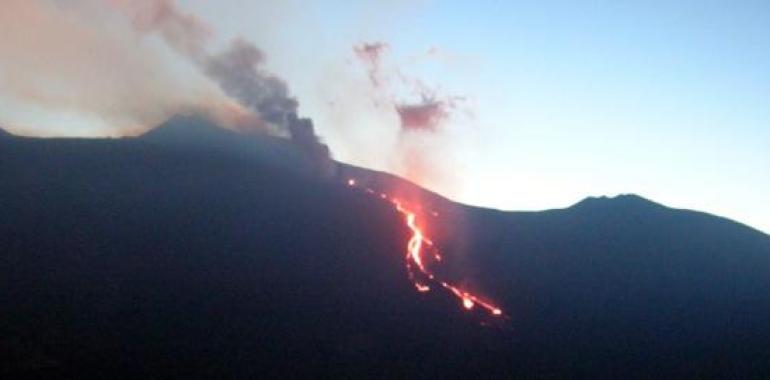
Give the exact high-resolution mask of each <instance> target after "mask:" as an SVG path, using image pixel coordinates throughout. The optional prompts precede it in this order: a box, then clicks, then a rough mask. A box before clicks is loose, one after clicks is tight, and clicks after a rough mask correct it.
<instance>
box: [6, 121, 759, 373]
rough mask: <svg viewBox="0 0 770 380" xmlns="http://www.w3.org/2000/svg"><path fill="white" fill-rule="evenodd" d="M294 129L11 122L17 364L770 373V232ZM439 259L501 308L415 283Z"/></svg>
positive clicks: (20, 369) (51, 368)
mask: <svg viewBox="0 0 770 380" xmlns="http://www.w3.org/2000/svg"><path fill="white" fill-rule="evenodd" d="M312 167H313V165H312V163H308V159H307V156H304V155H303V154H302V152H301V150H299V148H298V147H297V146H295V145H293V144H292V143H291V142H290V141H288V140H283V139H279V138H273V137H267V136H263V135H242V134H238V133H235V132H230V131H227V130H224V129H221V128H217V127H216V126H213V125H211V123H209V122H206V121H204V120H202V119H198V118H194V117H175V118H173V119H171V120H170V121H169V122H167V123H165V124H163V125H161V126H159V127H158V128H156V129H154V130H152V131H150V132H148V133H146V134H144V135H142V136H138V137H134V138H123V139H35V138H25V137H18V136H12V135H7V134H4V133H2V132H0V210H1V211H2V212H0V237H2V239H0V260H1V261H0V263H2V264H0V286H1V288H2V289H3V291H2V297H0V310H2V315H3V317H2V324H0V337H2V339H1V340H0V374H2V375H3V376H4V377H5V378H20V377H46V378H52V377H54V378H105V377H133V378H144V377H159V378H169V377H193V378H267V377H287V376H290V377H335V378H336V377H348V378H349V377H355V378H358V377H385V378H404V377H460V376H483V377H505V378H516V377H525V378H547V377H553V378H563V377H585V378H619V377H620V378H675V377H676V378H681V377H733V378H734V377H758V378H762V377H767V376H770V236H768V235H766V234H764V233H761V232H759V231H756V230H754V229H752V228H750V227H747V226H745V225H742V224H740V223H737V222H734V221H731V220H728V219H725V218H721V217H718V216H714V215H710V214H706V213H702V212H696V211H690V210H681V209H674V208H670V207H666V206H664V205H661V204H658V203H655V202H653V201H650V200H647V199H645V198H643V197H640V196H637V195H621V196H617V197H613V198H606V197H601V198H587V199H585V200H583V201H581V202H579V203H577V204H575V205H573V206H571V207H568V208H565V209H555V210H547V211H541V212H503V211H498V210H491V209H483V208H476V207H469V206H465V205H462V204H458V203H454V202H452V201H450V200H448V199H446V198H443V197H441V196H439V195H437V194H434V193H431V192H429V191H427V190H424V189H421V188H420V187H418V186H416V185H414V184H411V183H408V182H406V181H404V180H402V179H400V178H398V177H395V176H392V175H389V174H386V173H379V172H375V171H370V170H367V169H363V168H357V167H354V166H350V165H345V164H339V166H338V171H337V177H336V178H331V179H330V178H325V177H319V176H316V175H314V173H313V171H312V170H311V169H310V168H312ZM350 179H355V181H357V183H360V184H365V185H366V186H367V187H369V188H372V189H377V191H382V192H384V193H387V194H388V195H389V196H391V197H393V196H395V197H398V198H399V199H408V200H410V201H412V202H415V201H417V202H419V204H420V205H421V207H424V208H425V209H428V210H431V212H435V215H436V216H435V217H433V219H430V221H431V222H430V224H429V225H427V226H426V233H427V234H428V236H430V237H431V239H432V241H433V242H434V243H435V244H437V245H439V246H440V247H441V251H442V254H443V255H444V257H445V259H444V261H445V263H443V264H444V266H443V267H442V269H441V274H442V275H443V276H446V277H447V278H451V279H452V280H453V281H455V282H456V283H457V284H459V285H461V286H463V287H464V289H469V290H473V291H474V292H478V293H479V294H482V295H483V296H484V297H485V299H490V300H494V301H495V302H496V303H497V304H499V305H500V306H501V308H502V309H503V310H504V311H505V314H506V315H505V318H504V319H500V320H496V319H494V317H490V316H486V315H484V313H483V312H482V311H481V310H478V309H479V308H475V309H470V310H467V309H465V308H463V307H458V300H457V299H456V297H454V296H453V295H452V294H447V293H446V292H439V291H430V292H419V291H415V287H414V284H413V283H411V282H410V281H408V280H407V279H406V276H407V273H406V270H405V268H404V254H405V249H406V245H407V242H408V241H410V238H412V237H413V236H412V234H413V231H412V230H410V228H409V226H407V225H406V224H405V223H404V215H403V214H402V213H400V212H399V211H398V210H397V209H396V208H394V207H393V204H391V203H389V202H387V201H384V200H382V199H380V198H379V197H378V196H372V194H368V193H367V192H365V191H361V189H359V188H351V186H347V185H346V182H347V181H348V180H350Z"/></svg>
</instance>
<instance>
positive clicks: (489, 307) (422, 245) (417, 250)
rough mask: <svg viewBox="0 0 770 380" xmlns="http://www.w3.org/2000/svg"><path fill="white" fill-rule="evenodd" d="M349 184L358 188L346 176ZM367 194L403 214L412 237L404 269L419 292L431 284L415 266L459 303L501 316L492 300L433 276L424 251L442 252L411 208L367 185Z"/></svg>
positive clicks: (436, 255) (438, 257)
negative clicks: (427, 234)
mask: <svg viewBox="0 0 770 380" xmlns="http://www.w3.org/2000/svg"><path fill="white" fill-rule="evenodd" d="M347 184H348V186H351V187H358V184H357V182H356V180H354V179H349V180H348V182H347ZM363 189H364V190H365V191H366V192H367V193H369V194H374V195H379V197H380V198H382V199H384V200H387V201H389V202H390V203H392V204H393V205H394V206H395V208H396V210H397V211H398V212H399V213H400V214H401V215H403V216H404V220H405V222H406V225H407V227H409V230H410V231H411V232H412V236H411V237H410V239H409V241H408V242H407V248H406V252H407V253H406V270H407V273H408V274H409V279H410V280H411V281H412V282H413V283H414V286H415V289H417V291H419V292H423V293H424V292H429V291H430V290H431V288H430V286H429V285H427V284H424V283H422V282H420V281H418V280H417V279H416V276H415V272H414V267H416V268H417V270H418V271H419V273H420V274H421V275H422V276H423V277H425V278H427V279H428V280H429V281H431V282H433V283H436V284H438V285H439V286H441V287H442V288H444V289H446V290H448V291H449V292H450V293H451V294H452V295H454V296H455V297H457V298H458V299H459V300H460V301H461V303H462V306H463V307H464V308H465V309H466V310H471V309H473V308H474V307H475V306H479V307H480V308H482V309H484V310H485V311H486V312H488V313H489V314H490V315H493V316H502V315H503V311H502V310H501V309H500V308H499V307H497V306H495V305H493V304H492V303H490V302H488V301H484V300H482V299H481V298H479V297H478V296H476V295H474V294H472V293H470V292H468V291H466V290H463V289H461V288H459V287H457V286H455V285H452V284H450V283H448V282H446V281H443V280H440V279H438V278H437V277H436V275H434V274H433V272H431V271H430V269H429V268H428V265H427V263H426V260H425V258H426V257H425V256H424V255H425V254H426V251H427V250H430V252H431V253H432V256H429V257H432V258H433V260H434V261H435V262H441V261H442V260H443V258H442V256H441V254H439V252H438V248H436V247H435V246H434V244H433V242H432V241H431V240H430V239H428V238H427V237H426V236H425V233H424V232H423V229H422V228H421V227H420V225H419V224H418V223H417V215H416V214H415V212H414V211H412V210H411V209H410V208H408V207H407V206H406V205H405V203H403V202H401V201H399V200H397V199H394V198H392V197H390V196H388V195H387V194H385V193H379V194H378V193H377V192H376V191H374V190H373V189H370V188H368V187H364V188H363ZM431 214H432V215H433V216H436V217H437V216H438V213H437V212H435V211H431Z"/></svg>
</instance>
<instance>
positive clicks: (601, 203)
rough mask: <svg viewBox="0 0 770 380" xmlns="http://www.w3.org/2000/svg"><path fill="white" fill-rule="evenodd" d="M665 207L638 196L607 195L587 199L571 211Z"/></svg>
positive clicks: (576, 204) (573, 206) (575, 205)
mask: <svg viewBox="0 0 770 380" xmlns="http://www.w3.org/2000/svg"><path fill="white" fill-rule="evenodd" d="M661 207H665V206H663V205H661V204H660V203H656V202H653V201H651V200H649V199H647V198H644V197H642V196H639V195H637V194H618V195H616V196H614V197H608V196H606V195H602V196H598V197H587V198H585V199H583V200H582V201H580V202H578V203H575V204H574V205H572V206H571V207H570V208H571V209H607V208H612V209H629V208H632V209H640V208H661Z"/></svg>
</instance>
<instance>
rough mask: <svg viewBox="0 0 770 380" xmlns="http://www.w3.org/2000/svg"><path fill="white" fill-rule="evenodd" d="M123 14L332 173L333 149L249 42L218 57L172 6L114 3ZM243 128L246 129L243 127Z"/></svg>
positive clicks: (204, 35)
mask: <svg viewBox="0 0 770 380" xmlns="http://www.w3.org/2000/svg"><path fill="white" fill-rule="evenodd" d="M113 1H114V3H115V4H117V5H119V6H121V7H122V9H124V10H125V11H126V12H127V13H128V15H129V17H130V18H131V20H132V22H133V24H134V26H135V27H136V28H137V30H139V31H142V32H145V33H150V32H154V33H157V34H158V35H159V36H161V37H162V39H163V40H164V41H165V42H166V44H168V45H169V46H170V47H171V48H172V49H174V50H175V51H176V52H178V53H179V54H180V55H181V56H183V57H185V58H187V59H189V60H190V61H191V62H192V63H194V64H195V65H196V66H197V67H199V68H200V69H201V71H202V72H203V73H204V74H205V75H206V76H207V77H209V78H211V79H212V80H214V81H215V82H216V83H217V84H218V85H219V87H221V88H222V90H223V91H224V92H225V94H227V95H228V96H230V97H232V98H234V99H235V100H237V101H238V103H240V104H241V105H243V106H244V107H247V108H248V109H250V110H251V111H253V112H254V113H255V114H256V115H257V116H258V117H259V118H260V119H261V121H262V123H253V125H254V126H255V127H260V128H257V129H259V130H262V128H261V126H263V125H264V123H267V124H269V125H270V126H272V127H274V128H273V130H275V129H277V131H278V134H281V135H285V136H287V137H289V138H290V139H291V141H292V142H294V143H295V144H296V145H297V146H299V147H300V148H301V149H302V150H303V152H305V153H306V154H307V155H308V156H309V158H310V159H311V160H312V162H314V163H315V164H316V165H319V168H320V169H321V170H322V172H324V173H329V172H330V171H331V170H332V169H331V168H333V167H334V165H333V163H332V160H331V156H330V153H329V149H328V147H327V146H326V145H324V144H323V143H322V142H321V141H320V139H319V138H318V136H317V135H316V133H315V129H314V127H313V122H312V121H311V120H310V119H306V118H300V117H299V116H298V114H297V110H298V108H299V102H298V101H297V99H295V98H293V97H292V96H290V95H289V88H288V86H287V85H286V83H285V82H284V81H283V80H282V79H280V78H278V77H276V76H275V75H272V74H270V73H268V72H267V71H265V70H264V69H263V68H262V65H263V64H264V61H265V55H264V53H263V52H262V51H261V50H260V49H259V48H257V47H256V46H254V44H252V43H251V42H248V41H246V40H243V39H235V40H234V41H232V42H231V43H230V46H229V47H228V48H227V49H226V50H225V51H223V52H221V53H218V54H210V53H208V52H207V49H206V42H207V41H208V39H209V36H210V34H211V32H210V30H209V29H210V28H209V27H208V26H207V25H206V24H205V23H203V22H202V21H201V20H200V19H198V18H197V17H196V16H195V15H192V14H188V13H185V12H183V11H181V10H180V9H179V8H178V7H177V6H176V3H175V2H174V0H113ZM241 128H243V126H241Z"/></svg>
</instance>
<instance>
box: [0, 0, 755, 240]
mask: <svg viewBox="0 0 770 380" xmlns="http://www.w3.org/2000/svg"><path fill="white" fill-rule="evenodd" d="M350 3H354V4H352V5H351V4H350ZM178 4H179V6H180V7H181V8H183V9H184V10H187V11H190V12H193V13H195V14H197V15H198V16H199V17H200V18H202V19H203V20H204V21H206V22H207V23H209V24H211V26H212V28H213V30H215V31H216V33H217V38H216V40H217V41H218V42H217V43H218V44H224V43H225V42H226V41H227V40H229V39H230V38H233V37H238V36H240V37H244V38H246V39H248V40H251V41H253V42H255V43H256V45H257V46H259V47H260V48H261V49H263V50H264V51H265V53H266V55H267V57H268V61H267V68H268V69H269V70H271V71H272V72H275V73H276V74H278V75H279V76H281V77H283V78H284V79H285V80H286V82H287V83H288V84H289V86H290V88H291V90H292V92H293V93H294V94H295V96H296V97H297V98H298V100H299V101H300V104H301V108H300V110H301V112H302V113H303V114H304V115H305V116H309V117H312V118H313V119H314V120H315V121H316V127H317V129H318V131H319V133H320V134H321V135H322V136H323V137H324V139H325V141H327V142H328V143H329V145H330V146H331V148H332V151H333V153H334V155H335V157H337V158H338V159H340V160H343V161H347V162H351V163H354V164H360V165H364V166H369V167H373V168H377V169H385V170H391V171H394V172H396V173H400V174H404V173H406V171H405V168H404V162H400V163H399V164H398V165H395V164H394V157H393V155H394V154H396V153H394V150H393V149H391V148H392V147H393V146H394V144H397V141H396V140H397V137H395V136H396V135H395V134H394V133H397V131H398V125H397V118H396V117H395V116H394V115H393V113H392V112H391V113H390V114H388V113H383V112H381V110H379V109H376V107H373V106H372V104H371V103H372V102H371V101H370V100H371V99H372V98H374V99H377V97H378V96H379V97H382V96H383V95H382V94H376V91H375V89H372V88H368V87H367V83H366V73H365V67H364V66H362V64H361V62H356V59H355V55H354V54H353V46H355V45H358V44H360V43H362V42H385V43H387V44H388V49H387V51H386V53H387V68H388V69H390V70H396V69H397V70H398V72H400V73H403V74H405V75H407V76H408V77H410V78H415V79H419V80H420V81H421V82H423V83H426V84H427V85H428V86H429V87H431V88H433V89H436V90H437V91H438V92H440V93H445V94H450V95H460V96H463V97H465V98H466V99H467V103H464V107H465V108H467V109H468V110H469V111H470V115H471V116H469V117H459V118H452V119H450V120H449V121H448V122H447V124H448V125H446V128H445V130H444V132H443V133H441V135H440V136H436V137H435V142H432V144H433V145H429V146H430V149H429V151H430V152H431V154H432V158H433V159H434V160H435V161H436V162H438V165H437V169H436V170H437V171H443V172H448V173H449V175H448V177H449V179H447V180H443V181H434V180H432V179H427V178H426V179H424V180H423V179H422V178H412V179H414V180H417V181H418V182H421V183H422V184H424V185H426V186H428V187H430V188H432V189H434V190H437V191H439V192H441V193H443V194H445V195H447V196H449V197H451V198H453V199H456V200H459V201H462V202H466V203H470V204H475V205H480V206H487V207H494V208H501V209H512V210H537V209H546V208H558V207H566V206H569V205H571V204H573V203H575V202H577V201H579V200H580V199H582V198H584V197H586V196H591V195H615V194H619V193H637V194H640V195H642V196H645V197H648V198H650V199H652V200H655V201H658V202H661V203H664V204H667V205H669V206H672V207H681V208H692V209H697V210H703V211H707V212H711V213H715V214H719V215H723V216H727V217H729V218H732V219H735V220H738V221H741V222H744V223H746V224H749V225H751V226H753V227H755V228H758V229H761V230H763V231H765V232H770V202H768V195H770V107H769V106H768V105H770V2H767V1H707V0H704V1H687V0H680V1H527V2H522V1H437V0H436V1H428V0H422V1H407V0H397V1H359V2H349V1H341V0H337V1H332V0H329V1H312V2H311V1H299V0H270V1H268V0H265V1H257V2H255V1H249V0H230V1H225V2H212V1H208V0H179V1H178ZM430 49H433V51H434V52H435V51H437V52H439V53H438V54H433V55H429V54H426V52H427V51H429V50H430ZM180 75H181V74H180ZM407 92H408V91H406V90H405V89H404V88H399V89H398V90H396V92H395V93H396V94H397V95H398V96H408V94H407ZM3 95H4V94H3V93H2V91H0V112H2V114H3V116H4V119H9V118H11V119H14V118H15V120H18V121H19V122H20V123H22V124H24V125H53V126H58V127H59V129H58V130H55V129H49V130H48V132H47V133H41V134H68V133H69V134H73V135H83V134H85V135H93V134H97V135H98V134H99V133H100V132H99V131H100V129H99V128H103V127H100V126H99V123H98V121H94V120H93V117H92V116H87V115H85V116H84V115H77V114H73V113H71V112H57V113H50V112H49V113H43V112H39V111H40V109H39V108H36V107H35V106H24V105H16V104H14V103H12V102H11V101H8V99H4V98H3ZM370 97H372V98H370ZM367 99H368V100H367ZM2 121H6V120H2ZM102 130H103V129H102ZM110 133H114V131H111V132H105V134H110ZM442 166H443V167H442Z"/></svg>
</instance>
